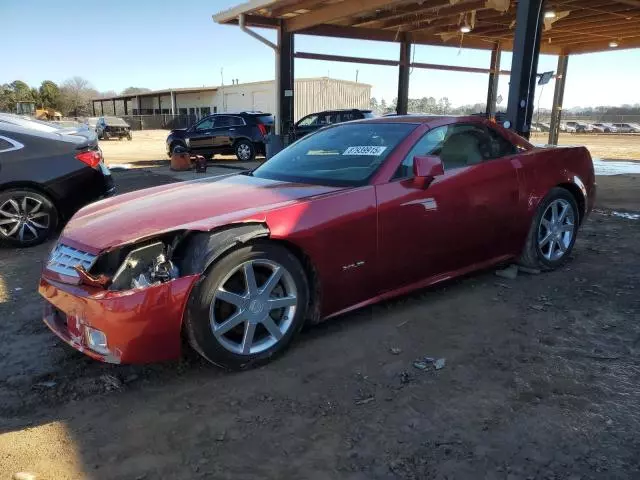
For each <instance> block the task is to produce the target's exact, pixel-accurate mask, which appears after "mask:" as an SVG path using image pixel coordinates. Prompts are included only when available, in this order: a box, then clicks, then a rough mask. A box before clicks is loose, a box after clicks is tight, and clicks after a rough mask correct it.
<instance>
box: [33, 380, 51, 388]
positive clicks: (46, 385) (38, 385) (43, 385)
mask: <svg viewBox="0 0 640 480" xmlns="http://www.w3.org/2000/svg"><path fill="white" fill-rule="evenodd" d="M55 386H56V382H54V381H53V380H48V381H46V382H38V383H36V384H34V385H33V387H34V388H39V387H43V388H53V387H55Z"/></svg>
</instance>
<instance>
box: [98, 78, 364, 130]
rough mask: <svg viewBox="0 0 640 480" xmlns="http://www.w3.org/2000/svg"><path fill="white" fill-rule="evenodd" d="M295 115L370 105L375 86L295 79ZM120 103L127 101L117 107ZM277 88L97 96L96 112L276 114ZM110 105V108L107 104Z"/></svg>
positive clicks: (242, 85) (267, 85)
mask: <svg viewBox="0 0 640 480" xmlns="http://www.w3.org/2000/svg"><path fill="white" fill-rule="evenodd" d="M294 92H295V93H294V96H295V98H294V100H295V101H294V116H295V119H296V120H298V119H299V118H301V117H304V116H305V115H308V114H309V113H313V112H318V111H322V110H330V109H336V108H362V109H367V108H369V102H370V99H371V85H367V84H365V83H356V82H350V81H347V80H337V79H333V78H328V77H319V78H300V79H296V80H295V88H294ZM116 102H122V103H123V104H124V108H123V109H120V108H118V109H116ZM275 103H276V88H275V82H274V81H273V80H270V81H265V82H252V83H240V84H233V85H224V86H219V87H202V88H175V89H167V90H157V91H153V92H146V93H141V94H138V95H121V96H117V97H110V98H102V99H95V100H94V101H93V108H94V115H101V114H103V113H104V114H114V112H118V113H120V112H122V111H123V110H124V114H125V115H131V114H133V115H160V114H173V115H187V114H189V115H195V116H197V117H198V118H199V117H202V116H205V115H209V114H211V113H222V112H239V111H249V110H253V111H262V112H269V113H273V112H274V111H275ZM105 105H106V107H105Z"/></svg>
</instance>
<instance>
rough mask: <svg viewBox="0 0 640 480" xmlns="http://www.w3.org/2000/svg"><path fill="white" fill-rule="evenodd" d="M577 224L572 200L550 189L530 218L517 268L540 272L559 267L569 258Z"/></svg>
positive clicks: (578, 218) (557, 190)
mask: <svg viewBox="0 0 640 480" xmlns="http://www.w3.org/2000/svg"><path fill="white" fill-rule="evenodd" d="M579 224H580V214H579V211H578V205H577V203H576V199H575V198H574V196H573V195H572V194H571V193H570V192H569V191H568V190H565V189H564V188H560V187H555V188H552V189H551V190H550V191H549V193H548V194H547V196H546V197H545V198H544V199H543V200H542V201H541V202H540V205H539V206H538V210H537V211H536V214H535V215H534V217H533V221H532V222H531V228H530V229H529V234H528V236H527V243H526V245H525V248H524V251H523V252H522V256H521V257H520V262H519V263H520V265H522V266H524V267H528V268H534V269H541V270H554V269H556V268H558V267H560V266H562V265H563V264H564V263H566V262H567V261H568V259H569V256H570V255H571V251H572V250H573V245H574V244H575V241H576V237H577V234H578V227H579Z"/></svg>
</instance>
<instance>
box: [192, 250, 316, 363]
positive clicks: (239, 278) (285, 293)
mask: <svg viewBox="0 0 640 480" xmlns="http://www.w3.org/2000/svg"><path fill="white" fill-rule="evenodd" d="M251 272H252V273H251ZM248 278H249V279H250V278H253V280H249V279H248ZM308 299H309V286H308V282H307V277H306V275H305V272H304V269H303V268H302V266H301V265H300V262H299V261H298V259H297V258H296V257H295V256H294V255H293V254H291V252H289V251H288V250H287V249H286V248H284V247H282V246H280V245H276V244H273V243H269V242H264V241H261V242H256V243H252V244H248V245H244V246H242V247H240V248H238V249H236V250H233V251H231V252H230V253H229V254H227V255H225V256H224V257H222V258H221V259H219V260H217V261H216V262H215V263H214V264H213V266H211V267H210V268H209V269H208V271H207V272H206V273H205V275H204V279H203V280H202V281H201V282H200V283H199V284H198V285H197V286H196V287H195V288H194V290H193V292H192V293H191V296H190V299H189V304H188V307H187V313H186V316H185V330H186V333H187V338H188V339H189V342H190V343H191V345H192V346H193V348H194V349H195V350H196V351H197V352H198V353H200V354H201V355H202V356H203V357H204V358H205V359H207V360H208V361H209V362H211V363H213V364H216V365H218V366H221V367H224V368H228V369H233V370H239V369H244V368H248V367H253V366H256V365H260V364H263V363H267V362H269V361H270V360H271V359H272V358H274V357H275V356H276V355H278V354H280V353H282V352H283V351H284V350H285V349H286V348H287V347H288V346H289V345H290V343H291V341H292V340H293V338H294V337H295V336H296V334H297V333H298V332H299V331H300V329H301V328H302V326H303V324H304V320H305V316H306V310H307V306H308V301H309V300H308ZM275 302H278V303H275Z"/></svg>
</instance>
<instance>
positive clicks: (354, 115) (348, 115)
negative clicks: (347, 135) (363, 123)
mask: <svg viewBox="0 0 640 480" xmlns="http://www.w3.org/2000/svg"><path fill="white" fill-rule="evenodd" d="M361 118H362V115H361V114H360V113H358V112H342V113H341V114H340V121H341V122H350V121H351V120H359V119H361Z"/></svg>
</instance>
